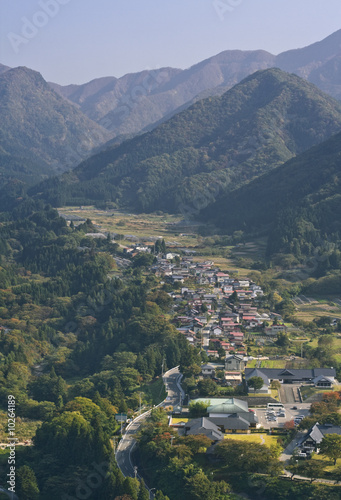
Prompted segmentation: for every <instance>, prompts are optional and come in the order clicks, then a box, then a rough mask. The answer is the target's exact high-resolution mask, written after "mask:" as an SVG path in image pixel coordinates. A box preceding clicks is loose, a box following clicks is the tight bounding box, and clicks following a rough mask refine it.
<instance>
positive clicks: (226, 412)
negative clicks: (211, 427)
mask: <svg viewBox="0 0 341 500" xmlns="http://www.w3.org/2000/svg"><path fill="white" fill-rule="evenodd" d="M195 401H198V402H205V403H207V401H208V400H207V399H196V400H195ZM209 403H210V406H209V407H208V408H207V413H208V415H209V416H208V419H209V420H210V421H211V422H213V423H214V424H216V425H217V426H218V427H220V429H221V430H222V431H223V432H235V431H238V430H239V431H244V432H245V431H247V430H248V429H249V428H250V427H256V425H257V423H258V418H257V415H256V414H255V413H254V412H253V411H251V410H249V406H248V404H247V402H246V401H242V400H240V399H236V398H230V399H221V398H211V399H210V400H209Z"/></svg>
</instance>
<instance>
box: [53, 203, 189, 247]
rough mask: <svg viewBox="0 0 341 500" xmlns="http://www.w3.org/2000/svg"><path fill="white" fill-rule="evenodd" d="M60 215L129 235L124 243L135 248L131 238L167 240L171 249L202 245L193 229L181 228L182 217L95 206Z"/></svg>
mask: <svg viewBox="0 0 341 500" xmlns="http://www.w3.org/2000/svg"><path fill="white" fill-rule="evenodd" d="M58 212H59V213H60V214H61V215H63V216H65V217H66V218H76V219H77V218H81V219H90V220H91V221H92V222H93V224H95V225H96V226H98V229H99V230H100V231H105V232H108V231H110V232H111V233H118V234H123V235H125V237H126V238H128V239H126V238H125V239H123V240H122V241H121V243H122V244H123V245H124V244H126V245H127V244H128V245H129V244H131V240H130V238H131V237H136V238H138V240H144V241H149V238H164V239H165V240H166V244H167V246H186V247H191V246H196V245H197V244H198V236H197V235H196V234H195V231H194V230H193V228H189V227H184V226H182V225H181V221H182V217H181V216H180V215H169V214H162V215H156V214H139V215H135V214H128V213H125V212H121V211H118V210H99V209H96V208H95V207H92V206H89V207H63V208H59V209H58ZM74 222H75V223H77V221H74ZM195 228H196V226H195V225H194V229H195ZM149 242H151V241H149Z"/></svg>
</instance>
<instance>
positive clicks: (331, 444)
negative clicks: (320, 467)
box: [320, 434, 341, 465]
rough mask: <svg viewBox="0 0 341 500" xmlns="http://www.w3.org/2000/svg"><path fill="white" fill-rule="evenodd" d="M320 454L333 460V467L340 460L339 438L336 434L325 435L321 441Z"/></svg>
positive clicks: (340, 446)
mask: <svg viewBox="0 0 341 500" xmlns="http://www.w3.org/2000/svg"><path fill="white" fill-rule="evenodd" d="M320 452H321V453H322V455H326V456H327V457H329V458H331V459H332V460H334V465H336V460H337V459H338V458H341V436H339V435H338V434H327V435H326V436H324V438H323V439H322V441H321V445H320Z"/></svg>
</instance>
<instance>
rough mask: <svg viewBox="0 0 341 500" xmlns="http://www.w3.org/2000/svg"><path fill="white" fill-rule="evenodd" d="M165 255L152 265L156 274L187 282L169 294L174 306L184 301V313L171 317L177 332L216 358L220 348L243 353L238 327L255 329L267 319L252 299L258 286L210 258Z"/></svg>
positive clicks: (240, 333) (257, 295) (257, 291)
mask: <svg viewBox="0 0 341 500" xmlns="http://www.w3.org/2000/svg"><path fill="white" fill-rule="evenodd" d="M164 257H165V258H162V259H161V258H158V259H157V263H156V264H155V265H154V266H153V267H152V270H153V271H154V273H155V274H156V275H157V276H159V277H162V278H163V279H164V281H165V282H169V283H172V284H174V283H180V284H181V285H184V284H186V283H185V282H186V281H187V282H190V284H188V285H187V286H182V287H181V288H180V289H179V291H174V292H172V293H170V294H169V295H170V296H171V297H172V298H173V300H174V304H175V308H176V307H177V305H179V304H183V303H184V302H186V304H187V308H186V314H183V315H178V316H176V317H175V318H174V322H175V323H176V324H177V326H178V331H179V332H181V333H182V334H184V335H185V336H186V338H187V340H188V341H189V342H190V343H192V344H194V345H201V346H202V348H203V349H205V350H206V352H207V354H208V355H209V356H213V357H219V353H218V350H219V349H224V350H225V351H227V352H231V351H233V352H237V353H240V354H243V353H245V345H244V343H243V341H244V333H243V332H242V329H241V327H242V326H243V327H244V328H245V329H252V328H257V327H260V326H262V325H263V324H264V322H265V321H269V320H270V317H269V315H267V314H259V313H258V311H257V307H256V306H255V305H254V303H255V300H254V299H257V298H259V297H261V296H262V295H263V290H262V289H261V287H260V286H258V285H256V284H255V283H253V282H252V281H251V280H249V279H246V278H245V279H238V278H231V277H230V275H229V274H228V273H224V272H221V270H220V269H219V268H217V267H216V266H215V265H214V262H212V261H205V262H194V261H193V258H192V257H190V256H188V257H183V258H182V259H180V258H179V259H177V262H176V263H174V262H172V261H170V260H169V259H167V258H166V257H169V255H165V256H164ZM232 295H234V297H236V301H235V302H236V303H235V305H234V306H233V305H231V304H230V302H229V300H230V298H231V296H232Z"/></svg>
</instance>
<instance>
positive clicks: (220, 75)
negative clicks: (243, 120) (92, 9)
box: [51, 30, 341, 137]
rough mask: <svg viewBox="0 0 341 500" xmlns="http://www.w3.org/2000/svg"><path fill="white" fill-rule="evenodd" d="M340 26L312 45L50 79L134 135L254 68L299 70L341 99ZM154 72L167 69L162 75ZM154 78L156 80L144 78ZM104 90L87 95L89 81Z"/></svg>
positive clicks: (117, 130) (114, 127)
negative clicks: (61, 81)
mask: <svg viewBox="0 0 341 500" xmlns="http://www.w3.org/2000/svg"><path fill="white" fill-rule="evenodd" d="M340 47H341V30H338V31H336V32H335V33H332V34H331V35H329V36H328V37H326V38H325V39H323V40H321V41H318V42H316V43H313V44H311V45H308V46H307V47H303V48H299V49H293V50H288V51H285V52H282V53H281V54H279V55H277V56H276V55H273V54H271V53H270V52H267V51H265V50H251V51H242V50H225V51H222V52H220V53H218V54H216V55H214V56H212V57H209V58H207V59H205V60H203V61H200V62H199V63H196V64H194V65H192V66H191V67H190V68H187V69H184V70H180V69H176V68H160V69H158V70H152V71H148V70H145V71H144V72H139V73H129V74H127V75H124V76H122V77H120V78H115V77H106V78H107V83H108V86H107V88H105V85H104V83H105V78H99V79H95V80H92V81H91V82H89V83H85V84H82V85H78V86H77V85H76V86H73V85H68V86H66V87H63V86H59V85H56V84H51V85H52V87H53V88H54V89H55V90H56V91H57V92H59V93H60V94H61V95H63V97H66V98H68V99H70V100H71V101H72V102H74V103H75V104H76V105H78V106H80V109H81V110H82V111H83V112H84V113H85V114H86V115H87V116H89V117H90V118H91V119H93V120H95V121H97V122H98V123H100V124H101V125H103V126H104V127H106V128H107V129H108V130H110V131H111V132H113V133H114V135H115V137H120V136H127V135H128V136H131V135H134V134H137V133H140V132H141V131H143V130H150V128H151V127H152V126H154V125H155V124H157V123H161V122H162V121H164V120H165V119H168V118H169V117H170V116H172V115H174V114H175V113H176V112H178V111H180V110H181V109H182V108H183V107H188V106H189V105H191V104H192V103H194V102H195V101H196V100H198V99H201V98H203V97H208V96H211V95H221V94H222V93H223V92H225V91H227V90H228V89H230V88H232V87H233V86H234V85H236V84H237V83H239V82H240V81H242V80H243V79H244V78H245V77H247V76H248V75H250V74H253V73H254V72H255V71H258V70H262V69H268V68H271V67H279V68H280V69H282V70H283V71H289V72H291V73H295V74H297V75H298V76H301V77H302V78H305V79H307V80H308V81H311V82H312V83H314V84H316V85H317V86H319V87H320V88H321V89H322V90H323V91H324V92H327V93H329V94H330V95H331V96H333V97H335V98H337V99H339V100H341V83H340V82H341V48H340ZM155 74H156V75H158V76H159V78H160V75H162V77H161V78H160V81H158V80H157V78H155ZM144 78H145V79H146V78H147V79H148V78H149V79H150V78H151V79H152V80H151V81H153V83H154V84H155V85H151V84H146V83H145V84H143V79H144ZM97 85H98V86H99V87H100V89H101V90H100V92H98V93H97V94H95V93H92V92H91V90H90V92H89V95H88V96H86V92H87V87H89V89H93V88H94V87H96V86H97Z"/></svg>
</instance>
